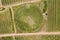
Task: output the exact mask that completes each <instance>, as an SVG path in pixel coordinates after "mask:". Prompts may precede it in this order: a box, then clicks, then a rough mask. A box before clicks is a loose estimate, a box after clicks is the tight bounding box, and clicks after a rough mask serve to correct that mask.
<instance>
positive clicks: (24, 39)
mask: <svg viewBox="0 0 60 40" xmlns="http://www.w3.org/2000/svg"><path fill="white" fill-rule="evenodd" d="M19 39H21V40H60V36H57V35H49V36H48V35H45V36H40V35H39V36H37V35H36V36H20V37H19V36H17V37H16V40H19Z"/></svg>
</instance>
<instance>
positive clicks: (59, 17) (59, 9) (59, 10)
mask: <svg viewBox="0 0 60 40" xmlns="http://www.w3.org/2000/svg"><path fill="white" fill-rule="evenodd" d="M56 2H57V3H56V5H57V6H56V15H57V16H56V18H57V30H58V31H60V0H57V1H56Z"/></svg>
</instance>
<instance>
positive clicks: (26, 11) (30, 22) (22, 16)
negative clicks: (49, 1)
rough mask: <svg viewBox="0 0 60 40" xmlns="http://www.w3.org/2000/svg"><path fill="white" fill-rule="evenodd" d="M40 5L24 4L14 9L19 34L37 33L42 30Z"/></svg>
mask: <svg viewBox="0 0 60 40" xmlns="http://www.w3.org/2000/svg"><path fill="white" fill-rule="evenodd" d="M39 5H40V4H39V3H38V4H34V3H29V4H23V5H20V6H16V7H13V10H14V20H15V24H16V29H17V32H36V31H38V30H39V29H41V23H42V19H43V18H42V14H41V11H40V6H39Z"/></svg>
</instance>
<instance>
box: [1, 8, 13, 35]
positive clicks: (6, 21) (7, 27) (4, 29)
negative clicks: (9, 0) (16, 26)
mask: <svg viewBox="0 0 60 40" xmlns="http://www.w3.org/2000/svg"><path fill="white" fill-rule="evenodd" d="M12 28H13V27H12V20H11V16H10V12H9V10H8V9H7V10H6V11H4V12H0V34H3V33H12V32H13V30H12Z"/></svg>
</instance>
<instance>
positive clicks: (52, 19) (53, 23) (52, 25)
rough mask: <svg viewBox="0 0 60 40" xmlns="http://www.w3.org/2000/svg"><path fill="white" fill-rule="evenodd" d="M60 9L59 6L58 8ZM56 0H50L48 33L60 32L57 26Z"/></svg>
mask: <svg viewBox="0 0 60 40" xmlns="http://www.w3.org/2000/svg"><path fill="white" fill-rule="evenodd" d="M57 7H58V6H57ZM56 14H58V13H56V0H48V31H50V32H52V31H59V30H58V29H59V27H58V26H57V18H56V16H58V15H56Z"/></svg>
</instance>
